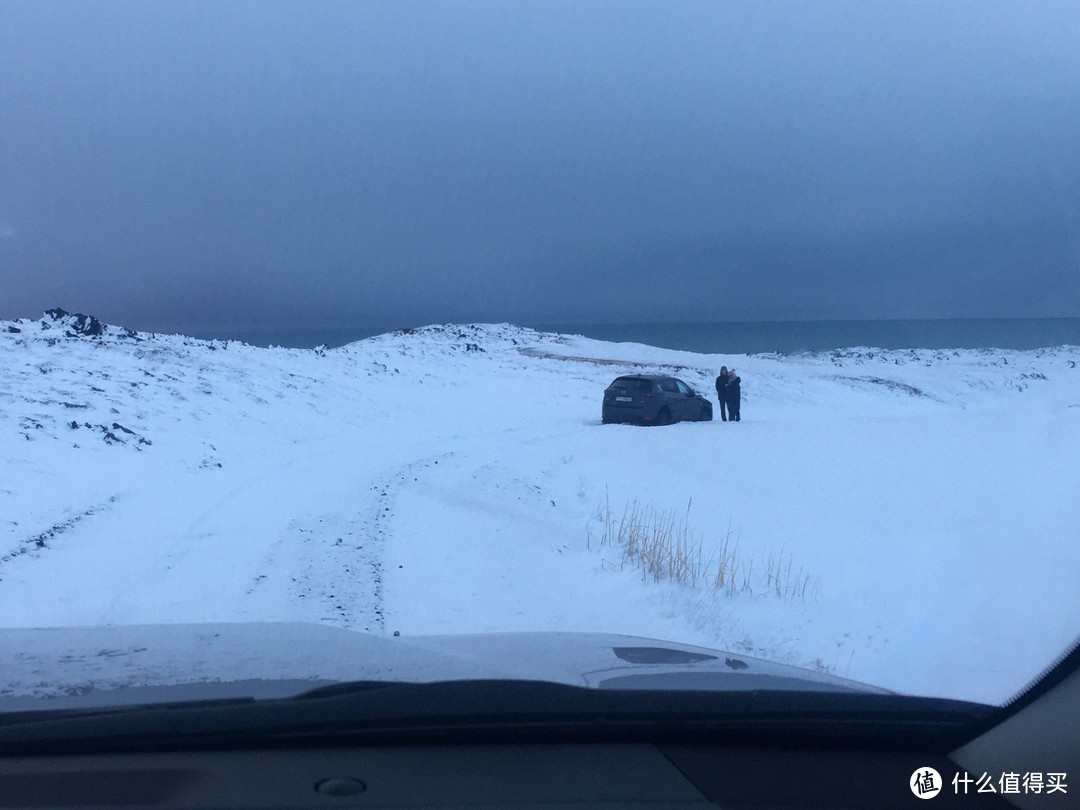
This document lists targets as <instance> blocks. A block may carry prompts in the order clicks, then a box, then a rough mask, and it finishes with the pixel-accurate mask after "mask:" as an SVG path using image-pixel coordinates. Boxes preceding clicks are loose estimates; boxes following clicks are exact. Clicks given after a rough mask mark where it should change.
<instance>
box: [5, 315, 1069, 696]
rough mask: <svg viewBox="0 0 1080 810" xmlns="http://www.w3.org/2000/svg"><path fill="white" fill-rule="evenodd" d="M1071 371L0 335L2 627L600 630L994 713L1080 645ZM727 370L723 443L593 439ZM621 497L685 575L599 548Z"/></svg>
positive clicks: (81, 327)
mask: <svg viewBox="0 0 1080 810" xmlns="http://www.w3.org/2000/svg"><path fill="white" fill-rule="evenodd" d="M1078 362H1080V348H1078V347H1059V348H1053V349H1045V350H1040V351H1034V352H1007V351H999V350H980V351H881V350H874V349H868V348H857V349H849V350H844V351H837V352H829V353H822V354H814V355H800V356H792V357H784V356H778V355H757V356H753V357H745V356H742V357H737V356H731V355H723V354H717V355H699V354H691V353H687V352H677V351H669V350H663V349H657V348H652V347H647V346H642V345H637V344H611V343H604V342H600V341H595V340H589V339H586V338H581V337H573V336H562V335H553V334H544V333H538V332H535V331H532V330H529V329H523V328H519V327H515V326H510V325H506V324H500V325H490V324H489V325H468V326H456V325H444V326H430V327H425V328H422V329H416V330H410V331H407V332H397V333H392V334H387V335H382V336H380V337H376V338H372V339H369V340H365V341H361V342H359V343H354V344H352V345H350V346H346V347H343V348H340V349H329V350H327V349H320V350H314V351H309V350H294V349H261V348H254V347H251V346H247V345H244V344H240V343H222V342H207V341H200V340H195V339H191V338H186V337H181V336H174V335H154V334H147V333H136V332H131V331H129V330H125V329H121V328H117V327H114V326H108V325H104V324H100V323H99V322H98V321H96V319H90V318H87V317H85V316H75V315H70V314H67V313H64V312H62V311H60V310H52V311H50V313H46V315H45V316H44V317H42V318H41V319H38V320H20V321H4V322H0V382H2V384H0V464H2V470H3V474H2V476H0V625H3V626H7V627H32V626H57V625H97V624H134V623H159V622H170V623H172V622H209V621H270V620H274V621H315V622H322V623H326V624H331V625H335V626H340V627H347V628H353V629H357V630H367V631H370V632H373V633H378V634H392V633H394V632H400V633H401V634H403V635H406V634H421V633H425V634H427V633H459V632H461V633H465V632H493V631H509V630H581V631H602V632H619V633H629V634H634V635H645V636H652V637H657V638H666V639H670V640H674V641H682V642H686V643H691V644H701V645H704V646H711V647H720V648H726V649H731V650H736V651H740V652H744V653H747V654H753V655H758V656H761V657H765V658H770V659H773V660H777V661H780V662H783V663H792V664H797V665H801V666H811V667H816V668H818V669H822V670H826V671H830V672H835V673H836V674H838V675H842V676H848V677H851V678H855V679H859V680H865V681H867V682H869V683H873V684H877V685H880V686H885V687H887V688H892V689H897V690H900V691H905V692H914V693H922V694H932V695H946V696H950V697H964V698H971V699H976V700H986V701H1001V700H1003V699H1005V698H1006V697H1007V696H1008V695H1009V694H1011V693H1012V692H1013V691H1015V690H1016V689H1017V688H1018V687H1020V686H1021V685H1022V684H1023V683H1024V682H1025V681H1026V680H1027V679H1029V678H1031V677H1033V676H1035V675H1036V674H1037V673H1038V671H1039V670H1040V669H1041V668H1042V666H1044V665H1045V664H1047V663H1049V662H1050V660H1051V659H1052V658H1053V657H1054V655H1055V654H1056V653H1058V652H1059V651H1061V650H1062V649H1063V648H1064V647H1065V645H1066V644H1067V643H1068V642H1069V641H1071V640H1072V639H1073V638H1074V637H1075V636H1076V635H1077V633H1078V632H1080V626H1078V625H1077V622H1076V617H1077V616H1080V586H1078V585H1077V582H1076V574H1075V572H1076V571H1077V570H1080V543H1077V539H1078V531H1077V530H1078V526H1080V497H1078V494H1080V465H1078V464H1076V459H1077V458H1080V368H1078ZM721 365H727V366H729V367H731V366H734V367H735V368H736V369H737V371H738V373H739V374H740V375H741V377H742V379H743V396H744V398H743V421H742V422H741V423H739V424H737V425H736V424H726V423H722V422H720V421H715V422H712V423H690V424H679V425H674V426H671V427H666V428H656V429H641V428H633V427H624V426H602V425H601V424H600V418H599V417H600V396H601V392H602V391H603V388H604V387H605V386H606V385H607V383H609V382H610V381H611V380H612V379H613V378H614V377H615V376H617V375H619V374H622V373H626V372H634V371H665V370H666V371H670V372H673V373H676V374H677V376H680V377H681V378H682V379H684V380H685V381H686V382H688V383H689V384H690V385H691V386H694V387H696V388H698V390H700V391H702V392H703V393H706V394H708V395H710V397H711V396H712V379H713V377H714V376H715V374H716V372H717V369H718V368H719V367H720V366H721ZM635 509H636V510H638V512H639V513H640V514H644V513H645V512H647V511H650V510H651V511H652V512H653V513H655V514H661V515H670V516H671V519H672V520H676V519H677V523H676V525H677V526H679V527H681V528H682V529H683V530H684V531H685V536H686V537H687V538H689V540H690V541H692V543H693V544H694V548H697V545H698V544H699V545H700V550H701V555H700V561H701V563H702V570H701V571H700V572H699V576H697V577H696V578H694V579H693V581H684V582H674V581H671V580H670V579H669V578H665V577H663V576H661V578H660V581H656V578H655V577H654V576H651V575H648V574H646V573H644V572H643V571H642V569H641V568H640V567H639V566H638V565H637V563H636V561H635V560H633V559H626V558H625V555H624V553H623V549H622V548H621V547H619V546H618V545H617V544H612V543H609V544H606V545H604V544H602V543H601V542H600V538H602V537H603V536H604V533H605V523H607V528H608V529H609V530H610V529H611V528H612V526H615V525H617V524H618V522H619V520H620V519H621V518H622V517H623V515H624V514H625V513H627V512H628V511H633V510H635ZM725 543H726V549H727V552H726V555H725V553H724V552H723V550H722V549H724V547H725ZM736 546H737V548H736ZM725 559H726V560H729V561H734V562H735V563H737V571H738V581H737V586H736V587H734V588H732V587H727V588H720V587H716V586H715V579H716V578H715V571H716V569H717V566H718V565H720V561H721V560H725Z"/></svg>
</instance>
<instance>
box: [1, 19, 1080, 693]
mask: <svg viewBox="0 0 1080 810" xmlns="http://www.w3.org/2000/svg"><path fill="white" fill-rule="evenodd" d="M1078 30H1080V12H1078V10H1077V8H1076V7H1074V6H1073V5H1071V4H1064V3H1046V4H1038V5H1031V4H1028V3H1020V2H1016V3H997V4H985V3H982V2H954V3H948V4H941V3H929V2H927V3H905V4H877V3H873V4H868V3H863V2H835V3H827V4H826V3H817V4H807V5H795V4H788V3H766V2H747V3H724V4H717V3H681V4H668V3H660V2H655V3H653V2H599V1H598V2H589V3H576V2H575V3H570V2H543V3H503V2H496V1H495V0H492V1H491V2H486V1H485V0H476V1H475V2H474V1H471V0H470V1H469V2H466V0H461V1H460V2H458V1H456V0H455V2H447V3H410V4H402V3H396V2H365V3H352V4H338V3H306V2H295V3H294V2H225V3H219V2H172V0H168V1H167V2H160V3H135V2H80V3H67V2H37V3H32V4H31V3H6V4H3V5H2V6H0V101H2V105H3V108H4V111H5V112H4V114H3V116H0V134H2V142H3V144H4V148H3V150H0V151H2V154H0V279H2V285H0V287H2V290H3V293H2V295H0V319H2V320H0V380H2V384H0V469H2V470H3V474H2V476H0V637H2V638H3V642H2V643H0V696H4V697H9V698H12V699H13V700H15V699H18V700H31V701H32V700H50V699H52V700H56V699H59V698H64V699H67V698H72V697H73V696H80V695H82V696H85V695H90V694H94V695H97V696H98V697H97V698H95V699H99V700H100V701H102V702H104V703H109V702H110V701H112V700H117V701H119V700H122V699H123V698H122V697H120V696H119V695H116V696H115V697H112V696H110V694H111V693H113V692H119V691H122V688H125V687H131V688H149V687H155V688H156V687H158V686H167V685H170V684H171V685H185V684H186V685H189V686H190V685H191V684H214V683H227V682H228V683H239V682H244V683H247V682H251V681H256V680H257V681H262V682H271V681H279V682H282V683H284V682H289V683H296V684H300V686H298V687H297V690H296V691H302V690H303V689H307V688H311V686H312V684H322V683H328V682H337V681H348V680H363V679H370V680H408V681H432V680H449V679H453V678H462V677H484V678H487V677H490V678H499V677H506V678H515V679H530V678H534V679H540V680H549V681H558V682H561V683H577V684H582V685H591V686H597V687H601V686H603V687H604V688H617V687H618V686H619V685H620V684H621V685H623V686H624V687H626V688H632V687H635V686H638V685H640V684H641V683H642V681H641V678H642V677H644V676H646V675H649V674H650V673H652V674H655V675H657V677H660V675H663V676H664V678H665V679H666V680H664V681H663V683H664V684H667V685H669V686H672V687H673V688H675V687H677V686H678V684H679V683H681V684H683V685H684V686H685V685H686V684H690V683H693V684H695V688H714V689H717V690H723V689H736V688H742V686H743V685H745V684H748V683H750V682H749V681H738V680H737V678H739V677H744V676H745V677H750V676H754V677H759V680H758V681H757V682H756V683H757V684H758V685H759V686H760V685H762V684H767V683H768V682H769V681H768V680H767V678H766V675H767V676H768V677H769V678H773V679H774V680H773V681H772V682H774V683H783V684H784V685H785V688H791V686H792V684H798V683H801V684H802V686H801V687H799V688H804V689H807V690H811V689H815V688H824V687H823V686H822V685H823V684H825V685H828V687H829V688H844V689H857V690H871V691H882V690H887V691H890V692H898V693H902V694H905V695H913V696H923V697H943V698H955V699H962V700H969V701H976V702H981V703H987V704H991V705H995V706H996V705H1001V704H1003V703H1004V702H1005V701H1006V700H1007V699H1008V698H1009V697H1010V696H1011V695H1013V694H1015V693H1016V692H1017V691H1018V690H1020V689H1021V688H1022V687H1024V686H1025V684H1027V683H1029V682H1030V681H1031V680H1032V679H1033V678H1035V677H1036V676H1037V675H1039V673H1040V672H1041V671H1043V670H1044V668H1045V667H1047V666H1048V665H1050V664H1051V663H1052V662H1053V661H1054V660H1055V658H1056V657H1057V656H1059V655H1060V654H1061V653H1062V652H1063V651H1065V650H1066V649H1067V648H1068V646H1069V645H1070V644H1071V642H1072V641H1073V640H1074V639H1075V638H1076V637H1077V635H1078V634H1080V621H1078V619H1077V617H1080V588H1078V587H1077V583H1076V573H1075V572H1076V571H1077V570H1080V544H1078V543H1077V542H1076V540H1077V529H1078V526H1080V498H1077V493H1078V492H1080V465H1078V464H1077V463H1076V460H1077V459H1078V458H1080V367H1078V365H1080V164H1078V163H1077V160H1076V133H1077V132H1078V131H1080V47H1078V44H1080V43H1078V41H1077V31H1078ZM639 375H644V376H639ZM676 377H677V378H678V381H676ZM613 380H614V382H612V381H613ZM654 381H656V383H657V385H656V386H655V387H654ZM647 390H651V391H652V392H654V393H650V394H649V395H648V396H642V395H641V393H642V392H645V391H647ZM689 392H696V393H697V394H698V395H697V396H694V395H691V394H690V393H689ZM617 395H618V396H617ZM515 634H529V635H526V636H521V635H515ZM570 634H578V635H570ZM225 640H228V644H226V643H225ZM354 645H360V646H354ZM395 645H396V646H395ZM348 650H354V651H356V652H355V654H347V653H346V651H348ZM530 650H532V651H533V652H529V651H530ZM618 650H638V651H640V650H653V651H654V652H650V653H641V652H636V653H633V654H627V655H629V656H630V657H629V658H628V657H626V656H625V655H620V654H619V653H618V652H617V651H618ZM655 651H659V652H655ZM783 667H789V668H790V669H784V668H783ZM691 671H692V672H696V673H702V672H714V673H715V674H716V677H715V678H712V677H711V676H709V677H705V676H703V675H702V676H700V677H699V676H698V675H695V676H694V677H693V678H690V677H689V676H688V675H686V673H689V672H691ZM600 672H602V673H604V674H603V675H597V674H596V673H600ZM680 672H681V673H683V674H682V675H678V673H680ZM677 675H678V677H676V676H677ZM684 675H686V677H683V676H684ZM721 675H722V676H723V677H720V676H721ZM800 678H801V679H802V680H801V681H800V680H798V679H800ZM680 679H681V680H680ZM646 682H648V680H647V679H646ZM652 683H655V684H660V683H661V681H659V680H657V681H652ZM605 684H606V685H605ZM279 691H281V690H279ZM285 691H288V690H285ZM175 694H177V695H181V693H179V692H177V693H175ZM183 694H184V695H186V694H188V693H183ZM192 694H193V695H195V694H196V693H192ZM48 705H59V704H48ZM20 706H22V707H25V705H24V704H20ZM0 710H3V707H2V706H0Z"/></svg>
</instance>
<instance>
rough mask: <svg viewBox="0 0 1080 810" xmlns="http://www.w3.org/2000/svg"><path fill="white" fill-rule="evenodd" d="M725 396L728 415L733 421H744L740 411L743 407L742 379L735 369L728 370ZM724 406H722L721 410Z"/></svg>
mask: <svg viewBox="0 0 1080 810" xmlns="http://www.w3.org/2000/svg"><path fill="white" fill-rule="evenodd" d="M724 396H725V398H726V399H727V409H728V416H730V417H731V421H732V422H740V421H742V416H741V415H740V413H739V410H740V408H741V407H742V379H741V378H740V377H739V375H738V374H736V373H735V369H732V370H731V371H729V372H728V378H727V385H726V386H724ZM722 411H723V406H721V412H722Z"/></svg>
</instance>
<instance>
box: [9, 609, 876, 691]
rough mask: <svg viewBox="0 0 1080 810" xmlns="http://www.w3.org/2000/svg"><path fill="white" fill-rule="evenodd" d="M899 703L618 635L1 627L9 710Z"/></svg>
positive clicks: (311, 627) (775, 668) (830, 681)
mask: <svg viewBox="0 0 1080 810" xmlns="http://www.w3.org/2000/svg"><path fill="white" fill-rule="evenodd" d="M507 679H509V680H531V681H548V682H554V683H560V684H566V685H571V686H586V687H594V688H600V689H623V688H625V689H635V688H645V689H703V690H717V691H731V690H754V689H774V690H776V689H782V690H796V691H840V692H862V693H875V694H888V692H887V690H883V689H879V688H876V687H872V686H867V685H865V684H860V683H857V682H854V681H849V680H845V679H843V678H837V677H834V676H832V675H828V674H825V673H821V672H815V671H811V670H805V669H800V668H798V667H792V666H785V665H783V664H776V663H771V662H768V661H763V660H760V659H757V658H751V657H748V656H746V655H742V654H739V653H732V652H725V651H721V650H710V649H706V648H701V647H694V646H690V645H686V644H675V643H672V642H667V641H657V640H655V639H648V638H639V637H634V636H625V635H615V634H605V633H550V632H543V633H490V634H477V635H447V636H402V637H386V636H380V635H374V634H370V633H363V632H357V631H352V630H345V629H340V628H334V627H328V626H325V625H317V624H304V623H249V624H244V623H236V624H172V625H138V626H119V627H92V628H80V627H71V628H49V629H0V711H19V710H27V709H35V710H37V709H45V708H47V709H53V708H55V709H60V708H75V707H84V706H112V705H124V704H133V703H140V704H141V703H149V702H159V701H184V700H204V699H217V698H224V697H254V698H281V697H289V696H293V695H296V694H300V693H302V692H305V691H308V690H310V689H313V688H315V687H318V686H324V685H328V684H332V683H340V682H348V681H398V682H411V683H427V682H435V681H451V680H507Z"/></svg>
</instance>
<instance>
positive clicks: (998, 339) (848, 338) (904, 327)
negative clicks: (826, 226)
mask: <svg viewBox="0 0 1080 810" xmlns="http://www.w3.org/2000/svg"><path fill="white" fill-rule="evenodd" d="M521 325H523V326H528V327H530V328H533V329H537V330H538V331H542V332H557V333H560V334H567V335H582V336H583V337H588V338H594V339H597V340H605V341H610V342H615V343H642V344H645V345H649V346H657V347H660V348H665V349H676V350H680V351H691V352H698V353H702V354H765V353H770V352H779V353H781V354H799V353H801V352H822V351H830V350H832V349H842V348H851V347H855V346H867V347H873V348H879V349H1004V350H1011V351H1026V350H1031V349H1042V348H1051V347H1054V346H1064V345H1080V318H980V319H920V320H892V321H761V322H732V321H728V322H723V323H653V324H641V323H625V324H552V323H530V324H521ZM388 331H394V330H393V329H387V328H385V327H364V326H357V327H352V328H334V329H277V330H236V331H231V330H191V331H189V332H187V333H186V334H188V335H190V336H191V337H195V338H201V339H204V340H214V339H217V340H240V341H243V342H244V343H248V344H251V345H252V346H283V347H286V348H299V349H313V348H315V347H316V346H322V345H325V346H328V347H331V348H333V347H336V346H344V345H346V344H348V343H353V342H355V341H358V340H363V339H365V338H369V337H373V336H375V335H379V334H384V333H386V332H388Z"/></svg>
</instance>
